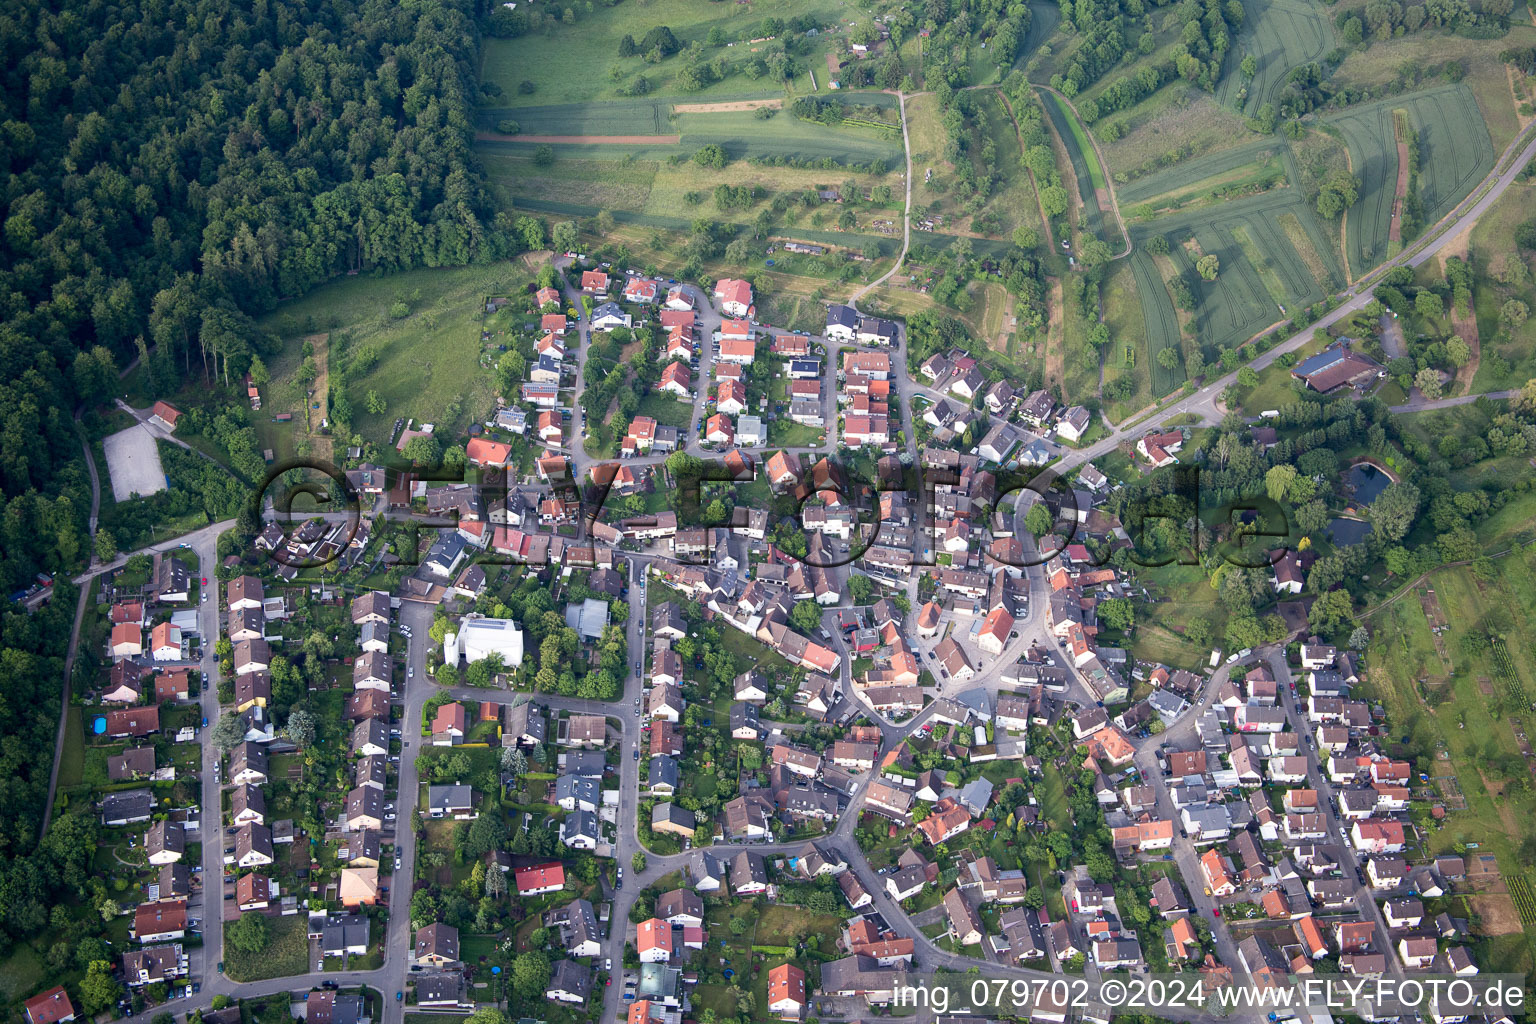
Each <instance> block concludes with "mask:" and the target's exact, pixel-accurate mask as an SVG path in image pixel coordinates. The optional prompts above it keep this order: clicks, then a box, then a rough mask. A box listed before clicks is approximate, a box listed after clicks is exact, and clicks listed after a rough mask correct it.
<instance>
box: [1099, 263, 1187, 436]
mask: <svg viewBox="0 0 1536 1024" xmlns="http://www.w3.org/2000/svg"><path fill="white" fill-rule="evenodd" d="M1133 263H1134V261H1133V260H1120V261H1118V262H1117V263H1115V264H1114V266H1113V268H1112V269H1111V270H1110V273H1109V276H1108V277H1106V278H1105V279H1104V287H1103V289H1102V291H1101V292H1100V301H1101V302H1102V304H1103V308H1104V323H1105V324H1107V325H1108V326H1109V350H1108V351H1107V352H1106V353H1105V359H1104V383H1105V385H1106V387H1107V386H1108V385H1109V384H1110V383H1111V382H1112V381H1116V380H1119V379H1121V378H1129V379H1130V380H1132V381H1133V382H1134V383H1135V387H1134V390H1132V392H1131V394H1130V396H1129V397H1128V398H1125V399H1123V400H1121V401H1118V402H1113V403H1109V404H1108V408H1107V409H1106V410H1105V411H1106V412H1107V413H1108V414H1109V418H1110V419H1111V420H1115V421H1116V422H1118V421H1120V420H1122V419H1125V418H1126V417H1127V416H1129V415H1131V414H1132V413H1134V412H1137V411H1139V410H1141V409H1144V408H1146V406H1147V405H1148V404H1150V402H1151V401H1152V399H1153V398H1154V397H1161V396H1162V395H1165V394H1167V393H1168V391H1171V390H1172V388H1171V387H1170V388H1166V389H1165V390H1162V391H1156V392H1155V393H1154V389H1155V386H1156V384H1157V383H1162V384H1167V382H1168V380H1169V379H1170V378H1171V377H1172V376H1173V374H1171V373H1169V371H1166V370H1163V368H1162V367H1160V366H1158V365H1157V364H1156V361H1155V360H1154V358H1153V352H1152V351H1151V350H1150V348H1149V346H1148V338H1147V318H1146V315H1145V313H1144V312H1143V310H1142V307H1141V303H1140V302H1138V301H1137V295H1136V289H1137V281H1136V273H1135V269H1134V267H1133ZM1158 288H1159V290H1162V288H1161V286H1160V285H1159V286H1158ZM1166 345H1167V341H1166V340H1165V339H1163V338H1161V337H1159V350H1161V348H1163V347H1166ZM1173 345H1174V347H1175V348H1177V347H1178V335H1177V332H1175V334H1174V339H1173ZM1158 373H1161V374H1162V377H1161V379H1160V380H1155V379H1154V375H1155V374H1158Z"/></svg>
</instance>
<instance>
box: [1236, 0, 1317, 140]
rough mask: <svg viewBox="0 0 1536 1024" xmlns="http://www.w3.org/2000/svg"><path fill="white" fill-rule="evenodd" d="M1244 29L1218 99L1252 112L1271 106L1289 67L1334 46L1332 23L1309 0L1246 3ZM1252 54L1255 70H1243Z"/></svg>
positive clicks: (1251, 0) (1300, 63)
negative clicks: (1244, 63)
mask: <svg viewBox="0 0 1536 1024" xmlns="http://www.w3.org/2000/svg"><path fill="white" fill-rule="evenodd" d="M1243 7H1244V9H1245V13H1244V15H1243V25H1242V28H1241V29H1240V30H1239V32H1238V34H1237V40H1236V42H1235V44H1234V45H1233V47H1232V49H1231V51H1230V52H1228V54H1227V59H1226V63H1225V65H1224V66H1223V69H1222V77H1221V81H1220V83H1218V85H1217V87H1216V99H1217V100H1218V101H1219V102H1220V103H1221V104H1222V105H1224V106H1229V107H1233V108H1235V109H1237V110H1241V111H1243V112H1244V113H1247V114H1252V113H1254V112H1255V111H1257V110H1258V109H1259V107H1260V106H1262V105H1263V104H1265V103H1269V102H1272V101H1273V100H1274V99H1275V96H1276V94H1277V93H1278V92H1279V91H1280V86H1281V85H1282V84H1283V83H1284V81H1285V77H1286V75H1288V74H1290V72H1291V69H1292V68H1294V67H1297V66H1299V65H1302V64H1306V63H1308V62H1309V61H1315V60H1319V59H1321V58H1322V56H1323V55H1324V54H1325V53H1327V52H1328V51H1329V50H1331V49H1332V48H1333V47H1334V45H1335V42H1336V38H1335V35H1334V30H1333V25H1332V23H1331V22H1330V21H1329V20H1328V18H1327V17H1326V16H1325V15H1324V14H1323V12H1322V11H1320V10H1319V9H1318V7H1317V5H1316V4H1314V3H1312V2H1311V0H1244V3H1243ZM1249 55H1251V56H1252V57H1253V58H1254V60H1255V61H1256V63H1257V69H1256V70H1255V72H1254V75H1253V77H1252V79H1250V78H1249V77H1248V76H1247V75H1246V74H1244V73H1243V71H1242V67H1241V65H1242V62H1243V58H1244V57H1245V56H1249Z"/></svg>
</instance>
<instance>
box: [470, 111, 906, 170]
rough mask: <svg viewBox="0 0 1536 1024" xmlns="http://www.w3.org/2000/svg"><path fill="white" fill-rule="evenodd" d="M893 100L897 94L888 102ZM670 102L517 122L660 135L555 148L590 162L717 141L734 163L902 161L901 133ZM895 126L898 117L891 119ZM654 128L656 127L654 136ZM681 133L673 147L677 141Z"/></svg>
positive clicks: (492, 149)
mask: <svg viewBox="0 0 1536 1024" xmlns="http://www.w3.org/2000/svg"><path fill="white" fill-rule="evenodd" d="M854 95H855V96H856V97H857V101H858V102H859V103H860V104H864V103H866V101H868V102H870V103H878V102H879V101H876V100H873V98H872V96H871V95H870V94H867V93H860V94H854ZM889 98H890V99H894V97H889ZM609 106H616V107H618V108H619V109H620V110H621V111H623V112H626V113H627V115H628V118H627V120H626V118H625V117H623V116H614V117H610V116H609V115H608V113H607V108H608V107H609ZM666 107H667V105H666V104H658V103H655V102H650V103H645V104H639V105H636V104H633V103H630V102H627V101H626V102H619V103H616V104H607V103H603V104H580V103H575V104H568V105H565V106H561V107H543V108H538V109H539V110H540V114H539V115H538V117H539V119H538V121H537V122H534V123H535V124H536V125H537V126H538V129H539V130H538V131H537V132H536V131H534V130H533V128H531V127H530V126H529V123H527V122H525V121H524V120H523V119H522V117H521V116H520V115H521V113H522V112H521V111H510V112H503V113H511V114H514V115H519V116H518V117H517V118H516V119H517V121H518V123H519V125H520V126H522V129H523V131H524V132H526V133H528V134H530V135H532V134H548V135H556V134H558V135H648V134H654V135H656V136H657V139H656V142H655V143H654V144H644V143H638V144H626V145H623V146H615V145H605V144H602V143H558V144H555V145H554V147H553V148H554V151H555V154H556V155H557V156H560V157H592V158H599V159H604V158H606V159H616V158H618V157H620V156H623V155H625V154H628V155H630V156H632V157H634V158H635V159H637V160H640V159H652V160H662V159H667V158H669V157H673V156H678V155H681V156H692V155H693V153H694V151H695V150H697V149H699V148H700V147H702V146H704V145H707V144H708V143H711V142H713V143H718V144H719V145H720V146H721V147H723V148H724V149H725V152H726V155H727V156H729V157H730V158H731V159H732V160H742V159H746V158H748V157H766V156H786V157H795V158H797V159H800V160H832V161H835V162H836V163H838V164H850V163H854V164H867V163H870V162H872V161H875V160H884V161H885V162H886V164H887V166H890V167H895V166H897V165H898V164H899V163H900V162H901V154H902V149H901V134H900V132H892V131H890V130H888V129H879V128H866V127H839V128H830V127H827V126H826V125H821V124H813V123H812V122H810V121H802V120H800V119H799V118H797V117H794V116H792V115H791V114H790V113H789V112H788V111H780V112H779V113H778V114H775V115H774V116H773V117H771V118H769V119H768V120H766V121H764V120H760V119H759V118H758V117H757V116H756V115H755V114H754V113H753V112H752V111H750V110H728V111H715V112H710V113H687V114H674V115H672V116H671V117H670V119H669V118H668V117H667V116H665V115H666V113H667V110H666ZM891 120H892V121H893V122H894V121H895V120H896V119H895V117H894V116H893V117H892V119H891ZM653 129H655V130H654V131H653ZM674 135H676V136H681V140H680V141H678V142H676V143H674V142H672V136H674ZM476 145H477V148H478V149H479V150H480V152H481V154H482V155H484V156H488V157H494V156H496V155H506V156H530V155H531V154H532V152H533V149H534V147H535V145H536V144H535V143H533V142H529V141H519V140H518V139H517V138H516V137H515V136H513V137H509V138H502V139H495V140H489V139H482V140H480V141H479V142H478V143H476Z"/></svg>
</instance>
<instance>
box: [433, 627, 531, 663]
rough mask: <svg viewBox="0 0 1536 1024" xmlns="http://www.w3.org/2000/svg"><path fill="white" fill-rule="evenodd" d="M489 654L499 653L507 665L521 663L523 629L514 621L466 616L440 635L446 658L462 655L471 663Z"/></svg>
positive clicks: (456, 657)
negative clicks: (452, 628) (455, 625)
mask: <svg viewBox="0 0 1536 1024" xmlns="http://www.w3.org/2000/svg"><path fill="white" fill-rule="evenodd" d="M492 654H499V655H501V662H502V664H503V665H505V666H506V667H507V668H516V667H517V666H519V665H521V664H522V663H523V631H522V629H521V628H520V627H519V626H518V624H517V623H516V622H513V621H512V620H511V619H488V618H484V617H482V616H478V615H469V616H466V617H465V618H464V621H462V622H460V623H459V628H458V629H457V630H455V631H450V632H449V633H448V634H447V635H446V636H444V637H443V655H444V657H445V659H447V660H449V661H455V660H456V659H458V658H463V659H464V660H465V661H466V662H470V663H473V662H476V661H480V660H482V659H484V658H487V657H489V656H490V655H492Z"/></svg>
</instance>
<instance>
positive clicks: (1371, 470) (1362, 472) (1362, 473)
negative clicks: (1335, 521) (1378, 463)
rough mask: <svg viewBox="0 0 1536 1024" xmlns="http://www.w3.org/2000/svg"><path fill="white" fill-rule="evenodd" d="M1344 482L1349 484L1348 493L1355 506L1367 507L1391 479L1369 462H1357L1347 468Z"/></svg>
mask: <svg viewBox="0 0 1536 1024" xmlns="http://www.w3.org/2000/svg"><path fill="white" fill-rule="evenodd" d="M1344 481H1345V482H1346V483H1347V484H1349V490H1350V493H1351V494H1353V495H1354V498H1355V503H1356V504H1357V505H1369V504H1370V503H1371V502H1373V501H1375V500H1376V498H1377V497H1378V496H1379V495H1380V494H1381V492H1382V491H1384V490H1386V489H1387V485H1388V484H1390V483H1391V482H1392V478H1391V477H1389V476H1387V474H1385V473H1383V472H1382V471H1381V470H1380V469H1377V468H1376V467H1375V466H1373V465H1371V464H1370V463H1369V462H1358V463H1356V464H1355V465H1353V466H1351V467H1349V472H1348V473H1347V474H1345V476H1344Z"/></svg>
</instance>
